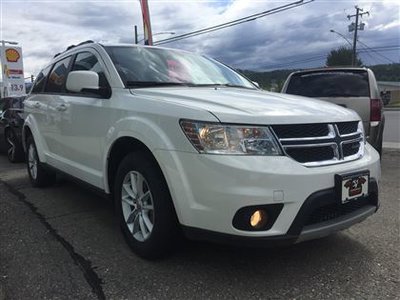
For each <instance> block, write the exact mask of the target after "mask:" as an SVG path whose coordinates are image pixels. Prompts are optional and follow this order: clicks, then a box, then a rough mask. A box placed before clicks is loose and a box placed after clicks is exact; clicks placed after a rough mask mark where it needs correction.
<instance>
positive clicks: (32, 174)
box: [26, 136, 56, 187]
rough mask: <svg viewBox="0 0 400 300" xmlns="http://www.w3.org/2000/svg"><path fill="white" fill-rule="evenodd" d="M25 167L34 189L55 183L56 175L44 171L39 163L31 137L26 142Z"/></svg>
mask: <svg viewBox="0 0 400 300" xmlns="http://www.w3.org/2000/svg"><path fill="white" fill-rule="evenodd" d="M26 149H27V150H26V166H27V170H28V175H29V179H30V181H31V184H32V186H34V187H46V186H49V185H51V184H53V183H54V182H55V179H56V174H55V172H52V171H50V170H48V169H46V168H45V167H44V165H43V163H41V162H40V160H39V156H38V154H37V149H36V145H35V142H34V140H33V137H32V136H29V137H28V139H27V141H26Z"/></svg>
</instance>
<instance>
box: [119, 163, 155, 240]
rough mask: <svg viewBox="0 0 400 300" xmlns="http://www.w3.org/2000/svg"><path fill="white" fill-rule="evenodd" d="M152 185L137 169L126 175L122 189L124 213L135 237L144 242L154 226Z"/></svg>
mask: <svg viewBox="0 0 400 300" xmlns="http://www.w3.org/2000/svg"><path fill="white" fill-rule="evenodd" d="M153 203H154V202H153V196H152V194H151V191H150V187H149V185H148V183H147V181H146V179H145V178H144V177H143V175H142V174H141V173H139V172H137V171H130V172H128V173H127V174H126V175H125V178H124V181H123V183H122V190H121V204H122V213H123V216H124V220H125V223H126V225H127V227H128V229H129V231H130V232H131V233H132V235H133V237H134V238H135V239H136V240H138V241H140V242H143V241H145V240H147V239H148V238H149V237H150V235H151V232H152V230H153V226H154V205H153Z"/></svg>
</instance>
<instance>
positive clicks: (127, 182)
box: [114, 152, 180, 259]
mask: <svg viewBox="0 0 400 300" xmlns="http://www.w3.org/2000/svg"><path fill="white" fill-rule="evenodd" d="M114 201H115V211H116V215H117V219H118V223H119V225H120V228H121V230H122V233H123V235H124V237H125V239H126V241H127V243H128V245H129V246H130V247H131V249H132V250H133V252H135V253H136V254H138V255H139V256H141V257H143V258H146V259H157V258H161V257H164V256H166V255H168V254H169V253H171V251H172V250H173V249H174V247H176V245H177V242H178V241H179V240H180V230H179V225H178V220H177V217H176V213H175V209H174V206H173V203H172V199H171V196H170V193H169V190H168V186H167V184H166V182H165V179H164V177H163V175H162V173H161V171H160V169H159V167H158V166H157V164H156V162H155V161H154V160H153V158H152V157H150V156H149V155H147V154H145V153H143V152H133V153H130V154H128V155H127V156H126V157H125V158H124V159H123V160H122V161H121V163H120V165H119V167H118V170H117V175H116V178H115V185H114Z"/></svg>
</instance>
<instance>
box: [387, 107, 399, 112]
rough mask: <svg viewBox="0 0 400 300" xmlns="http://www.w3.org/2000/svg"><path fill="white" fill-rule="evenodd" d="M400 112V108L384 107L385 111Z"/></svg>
mask: <svg viewBox="0 0 400 300" xmlns="http://www.w3.org/2000/svg"><path fill="white" fill-rule="evenodd" d="M397 110H400V107H384V108H383V111H397Z"/></svg>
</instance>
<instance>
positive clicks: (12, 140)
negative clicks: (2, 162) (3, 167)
mask: <svg viewBox="0 0 400 300" xmlns="http://www.w3.org/2000/svg"><path fill="white" fill-rule="evenodd" d="M5 137H6V142H7V158H8V160H9V161H10V162H12V163H15V162H20V161H22V160H23V157H24V155H23V150H22V147H21V146H22V145H21V143H19V142H18V139H17V137H16V135H15V133H14V131H13V130H12V129H8V130H7V131H6V132H5Z"/></svg>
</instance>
